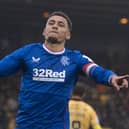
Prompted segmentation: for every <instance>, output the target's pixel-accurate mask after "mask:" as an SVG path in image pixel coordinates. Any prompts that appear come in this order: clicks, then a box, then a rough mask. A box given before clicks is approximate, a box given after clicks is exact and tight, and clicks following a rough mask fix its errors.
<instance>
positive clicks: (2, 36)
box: [0, 0, 129, 129]
mask: <svg viewBox="0 0 129 129" xmlns="http://www.w3.org/2000/svg"><path fill="white" fill-rule="evenodd" d="M59 10H60V11H64V12H66V13H67V14H68V15H69V16H70V17H71V20H72V22H73V32H72V39H71V40H70V41H69V42H68V43H67V47H68V48H70V49H78V50H80V51H81V52H82V53H85V54H86V55H88V56H90V57H91V58H92V59H93V60H94V61H95V62H96V63H97V64H100V65H102V66H104V67H106V68H109V69H112V70H114V71H117V73H118V74H124V73H128V72H129V71H128V70H129V59H128V58H129V36H128V35H129V21H128V20H129V1H128V0H108V1H106V0H0V58H2V57H3V56H5V55H6V54H8V53H10V52H11V51H13V50H15V49H16V48H19V47H21V46H23V45H24V44H27V43H30V42H36V41H43V37H42V36H41V33H42V29H43V27H44V23H45V21H46V18H47V17H48V15H49V13H51V12H53V11H59ZM14 76H15V77H14ZM14 76H12V77H8V78H2V79H0V129H12V127H13V122H14V119H15V115H16V110H17V95H18V91H19V85H20V79H19V77H18V76H19V74H18V75H14ZM79 81H80V82H81V84H82V85H84V86H86V87H87V92H86V95H85V97H84V100H86V101H87V102H89V103H90V104H91V105H93V106H94V108H95V109H96V111H97V113H98V115H99V118H100V122H101V124H102V125H103V127H105V129H106V128H107V129H108V128H109V129H129V90H128V89H126V90H122V91H120V92H117V91H116V90H114V89H110V88H104V87H102V86H101V85H97V86H96V84H94V82H92V81H89V80H87V79H85V77H84V76H80V79H79Z"/></svg>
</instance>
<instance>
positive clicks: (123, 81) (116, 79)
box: [110, 75, 129, 91]
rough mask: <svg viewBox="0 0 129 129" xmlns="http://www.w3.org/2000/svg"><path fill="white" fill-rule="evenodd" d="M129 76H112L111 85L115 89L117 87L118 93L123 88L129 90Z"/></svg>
mask: <svg viewBox="0 0 129 129" xmlns="http://www.w3.org/2000/svg"><path fill="white" fill-rule="evenodd" d="M128 78H129V75H123V76H117V75H112V76H111V78H110V83H111V85H112V86H113V87H115V88H116V89H117V90H118V91H119V90H120V89H121V88H128V80H127V79H128Z"/></svg>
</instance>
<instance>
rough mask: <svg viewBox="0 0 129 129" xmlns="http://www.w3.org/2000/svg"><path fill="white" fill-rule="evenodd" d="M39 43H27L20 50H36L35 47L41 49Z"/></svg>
mask: <svg viewBox="0 0 129 129" xmlns="http://www.w3.org/2000/svg"><path fill="white" fill-rule="evenodd" d="M41 46H42V45H41V43H39V42H38V43H29V44H27V45H24V46H23V47H22V48H25V49H30V48H37V47H41Z"/></svg>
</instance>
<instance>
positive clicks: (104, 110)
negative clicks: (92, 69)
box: [0, 76, 129, 129]
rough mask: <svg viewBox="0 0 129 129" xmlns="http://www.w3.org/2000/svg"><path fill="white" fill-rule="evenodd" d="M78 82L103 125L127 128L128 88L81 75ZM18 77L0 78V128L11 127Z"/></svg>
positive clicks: (14, 111) (112, 128) (116, 128)
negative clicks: (115, 86) (110, 84)
mask: <svg viewBox="0 0 129 129" xmlns="http://www.w3.org/2000/svg"><path fill="white" fill-rule="evenodd" d="M79 83H80V84H81V85H83V86H85V87H86V93H85V96H84V101H86V102H88V103H89V104H91V105H92V106H93V107H94V108H95V110H96V111H97V114H98V116H99V119H100V123H101V124H102V126H103V127H105V129H106V128H110V129H128V128H129V122H128V120H129V90H128V89H125V90H122V91H120V92H117V91H116V90H115V89H113V88H109V87H103V86H102V85H96V84H94V83H89V82H88V81H87V80H85V77H84V76H81V77H80V79H79ZM19 85H20V81H19V77H18V76H16V77H14V76H12V77H9V78H2V79H1V80H0V129H13V128H14V126H15V117H16V114H17V107H18V104H17V99H18V92H19Z"/></svg>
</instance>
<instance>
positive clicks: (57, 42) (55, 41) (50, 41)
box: [47, 36, 60, 44]
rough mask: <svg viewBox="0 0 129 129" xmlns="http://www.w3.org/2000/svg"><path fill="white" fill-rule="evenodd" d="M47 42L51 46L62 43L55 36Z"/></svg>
mask: <svg viewBox="0 0 129 129" xmlns="http://www.w3.org/2000/svg"><path fill="white" fill-rule="evenodd" d="M47 41H48V42H49V43H51V44H60V42H59V41H58V39H57V38H56V37H53V36H51V37H48V38H47Z"/></svg>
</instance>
